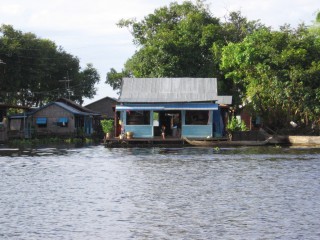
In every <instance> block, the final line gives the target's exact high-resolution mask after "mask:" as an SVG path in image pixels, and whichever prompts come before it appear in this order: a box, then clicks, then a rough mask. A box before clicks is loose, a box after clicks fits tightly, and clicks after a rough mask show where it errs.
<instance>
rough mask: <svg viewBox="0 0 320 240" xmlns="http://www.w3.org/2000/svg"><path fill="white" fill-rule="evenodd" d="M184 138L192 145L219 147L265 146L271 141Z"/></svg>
mask: <svg viewBox="0 0 320 240" xmlns="http://www.w3.org/2000/svg"><path fill="white" fill-rule="evenodd" d="M184 140H185V141H186V142H187V143H188V144H190V145H192V146H208V147H211V146H212V147H219V146H264V145H267V144H268V143H269V141H268V140H266V141H229V140H227V141H217V140H206V139H204V140H192V139H188V138H184Z"/></svg>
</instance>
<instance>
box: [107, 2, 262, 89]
mask: <svg viewBox="0 0 320 240" xmlns="http://www.w3.org/2000/svg"><path fill="white" fill-rule="evenodd" d="M118 25H119V26H120V27H127V28H128V29H129V30H130V32H131V34H132V36H133V42H134V43H135V44H136V46H137V48H138V49H137V51H136V52H135V54H134V55H133V56H132V57H131V58H129V59H128V60H127V62H126V63H125V64H124V69H123V71H122V72H120V73H118V72H117V71H116V70H115V69H111V70H110V72H109V73H108V74H107V80H106V83H108V84H110V85H111V86H112V87H113V88H114V89H118V88H119V86H121V78H122V77H123V76H134V77H218V79H219V80H220V81H221V83H223V82H224V76H223V74H221V71H220V68H219V61H220V56H221V51H220V50H221V47H222V46H224V45H226V44H227V43H228V42H237V41H241V40H242V39H243V38H244V37H245V36H246V35H247V34H248V33H250V32H251V31H253V30H254V29H256V28H259V27H260V25H259V24H258V22H255V21H252V22H249V21H247V19H246V18H244V17H242V16H241V14H240V13H239V12H232V13H231V14H230V16H229V17H228V19H227V22H226V23H221V22H220V20H219V19H218V18H215V17H213V16H212V14H211V12H210V11H209V8H208V7H207V6H206V5H205V4H204V2H203V1H196V3H195V4H194V3H192V2H191V1H185V2H183V3H182V4H178V3H176V2H173V3H171V4H170V5H169V6H165V7H161V8H159V9H156V10H155V11H154V13H152V14H149V15H147V16H146V17H145V18H144V19H143V20H141V21H136V20H134V19H127V20H125V19H123V20H121V21H120V22H119V24H118ZM221 85H223V84H221ZM226 85H228V84H227V83H226V84H224V86H226ZM224 90H225V91H228V90H229V87H228V86H227V87H223V89H222V91H224Z"/></svg>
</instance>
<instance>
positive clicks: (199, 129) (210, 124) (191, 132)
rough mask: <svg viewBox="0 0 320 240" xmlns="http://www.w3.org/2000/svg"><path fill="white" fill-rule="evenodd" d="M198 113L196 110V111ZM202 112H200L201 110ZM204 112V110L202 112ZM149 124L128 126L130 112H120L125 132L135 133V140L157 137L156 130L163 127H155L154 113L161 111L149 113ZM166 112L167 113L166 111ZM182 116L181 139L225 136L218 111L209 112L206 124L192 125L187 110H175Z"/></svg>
mask: <svg viewBox="0 0 320 240" xmlns="http://www.w3.org/2000/svg"><path fill="white" fill-rule="evenodd" d="M194 111H195V112H196V110H194ZM199 111H200V110H199ZM201 111H203V110H201ZM149 112H150V114H149V117H150V120H149V124H147V125H132V124H130V125H129V124H128V122H127V117H128V114H130V112H129V111H120V121H121V123H122V125H123V127H124V130H125V132H133V134H134V137H135V138H153V137H155V136H156V130H155V129H156V128H157V127H158V128H160V127H161V126H159V125H157V126H155V125H154V119H153V116H154V112H161V111H158V110H157V111H153V110H150V111H149ZM165 112H166V111H165ZM175 112H178V113H179V115H180V116H181V119H180V121H181V129H180V131H181V132H180V134H181V137H192V138H207V137H221V136H222V135H223V129H224V126H223V121H222V116H221V112H220V108H218V110H208V111H207V114H208V119H207V120H206V123H205V124H190V123H188V121H187V120H186V116H187V111H186V110H181V109H180V110H179V109H177V110H175Z"/></svg>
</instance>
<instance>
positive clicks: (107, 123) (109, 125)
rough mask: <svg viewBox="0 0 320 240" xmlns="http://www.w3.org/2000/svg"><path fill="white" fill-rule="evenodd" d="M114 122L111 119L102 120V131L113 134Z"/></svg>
mask: <svg viewBox="0 0 320 240" xmlns="http://www.w3.org/2000/svg"><path fill="white" fill-rule="evenodd" d="M113 123H114V121H113V120H111V119H104V120H101V126H102V131H103V132H104V133H112V130H113V127H114V126H113Z"/></svg>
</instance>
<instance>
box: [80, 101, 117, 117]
mask: <svg viewBox="0 0 320 240" xmlns="http://www.w3.org/2000/svg"><path fill="white" fill-rule="evenodd" d="M117 103H118V101H117V100H116V99H114V98H110V97H105V98H102V99H100V100H97V101H95V102H93V103H90V104H88V105H86V106H85V108H87V109H90V110H91V111H94V112H97V113H99V114H100V115H101V118H102V119H113V118H114V113H115V106H116V104H117Z"/></svg>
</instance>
